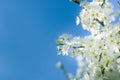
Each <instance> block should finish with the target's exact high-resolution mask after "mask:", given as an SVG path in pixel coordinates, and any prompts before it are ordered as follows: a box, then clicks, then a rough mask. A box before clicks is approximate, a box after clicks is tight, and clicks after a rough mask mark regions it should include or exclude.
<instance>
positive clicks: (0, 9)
mask: <svg viewBox="0 0 120 80" xmlns="http://www.w3.org/2000/svg"><path fill="white" fill-rule="evenodd" d="M79 11H80V7H79V6H77V5H76V4H74V3H71V2H69V0H0V80H65V78H64V75H63V74H62V72H61V71H60V70H59V69H57V68H56V66H55V64H56V62H57V61H59V60H60V61H62V62H63V64H65V66H66V67H67V69H68V71H71V72H74V70H75V68H76V64H75V61H74V60H72V59H71V58H69V57H62V56H58V55H57V51H56V44H55V40H56V39H57V38H58V36H59V35H61V34H63V33H70V34H73V36H75V35H76V36H84V35H86V34H89V33H86V31H83V30H82V28H81V27H78V26H76V25H75V18H76V15H78V12H79ZM73 63H74V64H73Z"/></svg>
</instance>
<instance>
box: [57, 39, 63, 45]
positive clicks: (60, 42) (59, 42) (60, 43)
mask: <svg viewBox="0 0 120 80" xmlns="http://www.w3.org/2000/svg"><path fill="white" fill-rule="evenodd" d="M56 43H57V45H64V44H63V43H62V41H59V40H57V41H56Z"/></svg>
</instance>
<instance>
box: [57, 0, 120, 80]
mask: <svg viewBox="0 0 120 80" xmlns="http://www.w3.org/2000/svg"><path fill="white" fill-rule="evenodd" d="M84 3H85V5H82V4H80V5H81V6H82V7H83V9H82V10H81V11H80V14H79V16H77V19H76V23H77V25H79V24H81V25H82V27H83V29H85V30H87V31H89V32H91V35H89V36H85V37H72V36H71V35H69V34H63V35H61V36H60V37H59V38H58V40H57V49H58V54H62V55H67V56H74V57H75V58H76V60H77V62H78V69H77V72H76V75H75V76H74V77H72V79H71V80H120V23H119V21H116V17H117V16H119V15H120V14H119V15H115V10H114V6H113V5H112V3H110V2H109V1H108V0H93V1H92V2H84ZM119 12H120V11H119V10H118V13H119ZM114 21H115V22H114ZM113 22H114V23H113Z"/></svg>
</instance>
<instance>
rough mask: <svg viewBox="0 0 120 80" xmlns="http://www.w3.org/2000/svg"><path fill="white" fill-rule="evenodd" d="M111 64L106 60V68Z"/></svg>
mask: <svg viewBox="0 0 120 80" xmlns="http://www.w3.org/2000/svg"><path fill="white" fill-rule="evenodd" d="M109 63H110V60H109V59H107V60H106V67H108V65H109Z"/></svg>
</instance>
